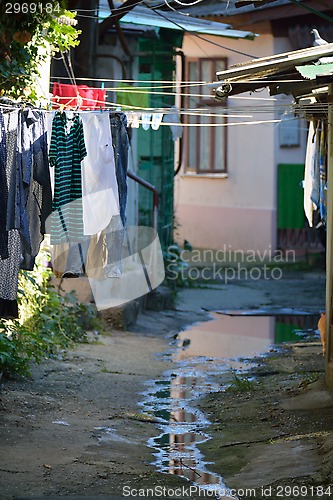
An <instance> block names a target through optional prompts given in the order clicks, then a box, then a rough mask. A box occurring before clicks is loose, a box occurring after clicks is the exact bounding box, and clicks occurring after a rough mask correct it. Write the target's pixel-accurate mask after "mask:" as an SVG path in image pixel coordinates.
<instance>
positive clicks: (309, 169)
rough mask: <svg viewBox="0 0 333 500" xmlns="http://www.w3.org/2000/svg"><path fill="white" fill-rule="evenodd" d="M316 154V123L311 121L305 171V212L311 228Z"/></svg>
mask: <svg viewBox="0 0 333 500" xmlns="http://www.w3.org/2000/svg"><path fill="white" fill-rule="evenodd" d="M315 153H316V129H315V123H314V121H310V123H309V130H308V139H307V146H306V156H305V169H304V181H303V188H304V212H305V216H306V218H307V220H308V223H309V227H313V211H314V208H315V207H314V203H313V201H312V199H311V192H312V185H313V180H314V161H315Z"/></svg>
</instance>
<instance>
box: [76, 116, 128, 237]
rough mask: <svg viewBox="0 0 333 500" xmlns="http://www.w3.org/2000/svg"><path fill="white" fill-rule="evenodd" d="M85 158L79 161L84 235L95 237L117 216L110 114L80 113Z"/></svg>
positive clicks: (117, 207)
mask: <svg viewBox="0 0 333 500" xmlns="http://www.w3.org/2000/svg"><path fill="white" fill-rule="evenodd" d="M81 116H82V122H83V132H84V139H85V145H86V150H87V156H86V158H85V159H84V160H83V162H82V204H83V227H84V234H86V235H92V234H97V233H99V232H100V231H102V230H103V229H105V228H106V226H107V225H108V224H109V223H110V221H111V218H112V216H114V215H119V196H118V184H117V178H116V170H115V160H114V150H113V146H112V136H111V128H110V117H109V113H99V112H97V113H96V112H91V113H82V114H81Z"/></svg>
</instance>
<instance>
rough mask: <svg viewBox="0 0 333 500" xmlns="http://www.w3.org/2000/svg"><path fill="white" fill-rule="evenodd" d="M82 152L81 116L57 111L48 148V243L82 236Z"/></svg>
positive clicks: (77, 238) (79, 239) (83, 153)
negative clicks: (50, 174) (51, 186)
mask: <svg viewBox="0 0 333 500" xmlns="http://www.w3.org/2000/svg"><path fill="white" fill-rule="evenodd" d="M86 155H87V152H86V147H85V141H84V133H83V124H82V119H81V117H80V116H79V115H78V114H76V113H73V115H71V114H70V113H66V112H63V113H60V112H57V113H56V114H55V116H54V119H53V122H52V135H51V143H50V150H49V161H50V165H51V167H54V196H53V203H52V216H51V229H50V234H51V244H55V243H61V242H64V241H72V242H75V241H76V242H77V241H81V240H83V235H84V229H83V209H82V180H81V162H82V160H83V159H84V158H85V156H86Z"/></svg>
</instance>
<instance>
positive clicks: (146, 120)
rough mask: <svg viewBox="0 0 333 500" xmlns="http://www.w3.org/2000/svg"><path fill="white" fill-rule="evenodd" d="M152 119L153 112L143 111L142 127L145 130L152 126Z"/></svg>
mask: <svg viewBox="0 0 333 500" xmlns="http://www.w3.org/2000/svg"><path fill="white" fill-rule="evenodd" d="M150 119H151V113H142V115H141V120H142V128H143V130H148V129H149V127H150Z"/></svg>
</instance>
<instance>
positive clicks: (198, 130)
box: [184, 58, 227, 174]
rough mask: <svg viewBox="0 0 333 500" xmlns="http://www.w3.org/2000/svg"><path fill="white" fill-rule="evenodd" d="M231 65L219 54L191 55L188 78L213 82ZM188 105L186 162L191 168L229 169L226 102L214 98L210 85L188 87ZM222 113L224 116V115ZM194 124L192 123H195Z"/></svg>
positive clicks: (204, 169) (208, 171)
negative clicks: (213, 55)
mask: <svg viewBox="0 0 333 500" xmlns="http://www.w3.org/2000/svg"><path fill="white" fill-rule="evenodd" d="M226 67H227V60H226V59H225V58H223V59H217V58H202V59H187V62H186V70H187V76H186V81H190V82H194V83H195V82H213V81H216V72H217V71H222V70H224V69H226ZM188 93H189V94H191V95H190V96H188V97H187V98H186V101H185V107H186V110H187V112H188V114H186V115H185V123H187V124H188V125H189V126H186V127H185V132H184V139H185V165H186V171H187V172H197V173H200V174H205V173H207V174H208V173H226V172H227V165H226V144H227V127H226V126H218V125H219V124H220V125H223V124H226V122H227V120H226V117H225V115H226V113H225V106H223V105H221V103H220V102H219V103H218V102H217V101H215V100H214V94H213V91H212V89H210V88H209V87H208V86H206V85H193V86H192V85H191V86H189V87H188ZM221 115H222V116H221ZM191 125H192V126H191Z"/></svg>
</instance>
